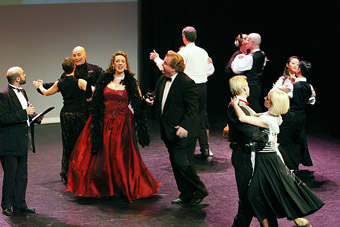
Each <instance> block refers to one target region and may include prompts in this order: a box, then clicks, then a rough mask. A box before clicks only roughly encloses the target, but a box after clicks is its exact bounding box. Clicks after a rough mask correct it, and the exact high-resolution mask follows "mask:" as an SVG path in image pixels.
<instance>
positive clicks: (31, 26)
mask: <svg viewBox="0 0 340 227" xmlns="http://www.w3.org/2000/svg"><path fill="white" fill-rule="evenodd" d="M0 2H1V4H0V21H1V22H0V89H1V90H2V89H3V88H4V87H5V86H6V85H7V84H8V82H7V79H6V71H7V69H8V68H10V67H12V66H20V67H22V68H23V69H24V71H25V73H26V76H27V78H26V79H27V84H26V85H24V88H25V90H26V91H27V93H28V96H29V99H30V103H32V104H33V106H34V107H35V110H36V112H41V111H43V110H45V109H46V108H48V107H50V106H54V107H55V109H54V110H53V111H51V112H50V113H49V114H48V115H47V116H46V117H45V119H44V121H43V123H56V122H59V112H60V109H61V107H62V105H63V100H62V97H61V94H60V93H57V94H55V95H52V96H48V97H45V96H43V95H41V94H39V93H38V92H37V91H36V90H35V88H34V87H33V85H32V81H33V80H37V79H42V80H43V81H44V82H55V81H56V80H57V79H58V78H59V77H60V75H61V74H62V69H61V61H62V59H63V58H64V57H71V56H72V49H73V48H74V47H75V46H78V45H81V46H84V47H85V49H86V52H87V61H88V62H89V63H92V64H96V65H99V66H101V67H102V68H103V69H104V70H105V69H106V68H107V66H108V64H109V61H110V59H111V56H112V54H113V53H114V52H115V51H117V50H122V51H125V52H126V53H127V54H128V57H129V63H130V68H131V71H132V72H134V73H136V74H137V69H138V65H137V64H138V61H137V56H138V55H137V53H138V50H137V49H138V15H137V13H138V4H137V0H135V1H112V0H111V1H86V0H83V1H80V0H78V1H77V0H72V1H57V0H54V1H52V0H49V1H48V0H47V1H41V0H40V1H39V0H34V1H28V0H26V1H25V0H23V1H13V0H10V1H3V0H1V1H0ZM57 3H58V4H57ZM137 76H138V75H137Z"/></svg>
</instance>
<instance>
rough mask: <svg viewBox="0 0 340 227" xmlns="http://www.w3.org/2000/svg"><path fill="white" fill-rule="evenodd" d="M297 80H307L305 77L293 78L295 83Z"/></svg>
mask: <svg viewBox="0 0 340 227" xmlns="http://www.w3.org/2000/svg"><path fill="white" fill-rule="evenodd" d="M299 81H303V82H307V78H303V77H297V78H296V79H295V83H296V82H299Z"/></svg>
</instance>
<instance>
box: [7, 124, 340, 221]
mask: <svg viewBox="0 0 340 227" xmlns="http://www.w3.org/2000/svg"><path fill="white" fill-rule="evenodd" d="M211 123H212V127H211V132H210V147H211V150H212V152H213V153H214V159H213V160H212V162H210V163H206V162H203V161H199V160H196V161H195V166H196V168H197V171H198V173H199V176H200V178H201V179H202V181H203V182H204V183H205V184H206V187H207V189H208V191H209V196H208V197H206V198H205V199H204V200H203V202H202V203H201V204H200V205H198V206H176V205H172V204H171V203H170V201H171V200H173V199H175V198H177V197H178V195H179V194H178V191H177V187H176V184H175V180H174V177H173V173H172V169H171V166H170V162H169V158H168V154H167V150H166V148H165V147H164V144H163V143H162V141H161V140H160V136H159V128H158V122H157V121H155V120H149V125H150V131H151V139H152V141H151V144H150V146H149V147H147V148H141V149H140V152H141V155H142V157H143V160H144V162H145V164H146V166H147V167H148V169H149V170H150V171H151V173H152V174H153V175H154V177H155V178H156V179H157V180H158V181H160V182H162V186H161V189H160V191H159V194H158V195H156V196H154V197H151V198H146V199H140V200H136V201H134V202H133V204H129V203H128V202H126V201H124V200H123V201H122V200H119V199H118V198H115V197H113V198H108V199H84V198H77V197H75V196H74V195H72V194H71V193H68V192H65V185H63V184H62V182H61V181H60V177H59V172H60V160H61V154H62V147H61V129H60V125H59V124H47V125H40V126H37V127H36V144H37V152H36V153H35V154H32V153H30V154H29V161H28V171H29V178H28V181H29V182H28V188H27V196H26V197H27V203H28V205H29V206H30V207H33V208H35V209H36V211H37V213H36V214H34V215H27V216H13V217H7V216H4V215H0V226H128V227H129V226H152V227H156V226H195V227H196V226H217V227H219V226H231V224H232V221H233V217H234V216H235V214H236V212H237V189H236V183H235V177H234V169H233V167H232V164H231V161H230V157H231V150H230V148H229V142H228V139H227V138H224V137H223V136H222V130H223V127H224V126H225V125H224V121H223V120H219V119H218V118H216V119H215V118H214V119H213V120H212V121H211ZM312 131H313V132H312V133H310V134H309V136H308V143H309V149H310V153H311V157H312V159H313V162H314V166H312V167H304V166H301V167H300V168H301V171H300V173H299V176H300V178H301V179H302V180H303V181H305V182H306V184H307V185H309V186H310V188H311V189H312V190H313V191H314V192H315V193H316V194H317V195H318V196H319V197H320V198H321V199H322V200H323V201H324V202H325V203H326V204H325V206H324V207H323V208H322V209H321V210H320V211H318V212H317V213H315V214H313V215H310V216H309V217H308V219H309V220H310V222H311V224H312V225H313V226H314V227H320V226H338V225H339V224H338V223H339V222H340V216H339V209H340V208H339V207H340V191H339V185H340V168H339V166H340V140H339V139H333V138H329V137H328V136H325V134H323V133H321V134H318V133H315V130H312ZM198 150H199V149H198V148H197V151H196V153H198ZM2 176H3V171H2V169H1V170H0V177H1V179H0V180H1V182H2ZM251 226H252V227H255V226H259V224H258V221H257V220H256V219H255V218H254V219H253V221H252V223H251ZM279 226H282V227H291V226H294V224H293V222H291V221H288V220H285V219H280V220H279Z"/></svg>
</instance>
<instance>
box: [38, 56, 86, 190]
mask: <svg viewBox="0 0 340 227" xmlns="http://www.w3.org/2000/svg"><path fill="white" fill-rule="evenodd" d="M62 68H63V70H64V74H63V75H62V76H61V78H60V79H58V81H56V82H55V83H54V84H53V86H52V87H50V88H49V89H48V90H46V89H45V88H44V87H43V81H42V80H39V81H34V82H33V84H34V86H35V87H36V88H39V89H40V91H41V92H42V93H43V94H44V95H45V96H49V95H53V94H55V93H57V92H58V91H60V92H61V95H62V96H63V100H64V106H63V108H62V109H61V111H60V123H61V131H62V142H63V156H62V160H61V172H60V176H61V180H62V181H63V182H64V183H65V184H66V182H67V175H68V167H69V160H70V156H71V153H72V150H73V147H74V145H75V143H76V141H77V139H78V137H79V134H80V133H81V131H82V130H83V128H84V125H85V123H86V120H87V117H86V114H85V106H84V99H85V90H86V85H87V82H86V81H85V80H84V79H76V78H75V77H74V71H75V65H74V60H73V59H72V58H69V57H66V58H64V60H63V62H62Z"/></svg>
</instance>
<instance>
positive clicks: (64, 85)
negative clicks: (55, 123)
mask: <svg viewBox="0 0 340 227" xmlns="http://www.w3.org/2000/svg"><path fill="white" fill-rule="evenodd" d="M58 88H59V90H60V92H61V95H62V96H63V100H64V106H63V108H62V109H61V111H60V123H61V132H62V143H63V156H62V160H61V172H60V176H61V178H62V180H63V181H64V182H65V183H66V182H67V174H68V168H69V160H70V157H71V153H72V150H73V147H74V145H75V144H76V142H77V139H78V137H79V135H80V133H81V131H82V130H83V128H84V125H85V123H86V120H87V114H86V111H85V107H84V100H85V92H84V91H83V90H81V89H80V88H79V86H78V80H77V79H75V78H74V76H66V77H64V78H62V79H59V81H58Z"/></svg>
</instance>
